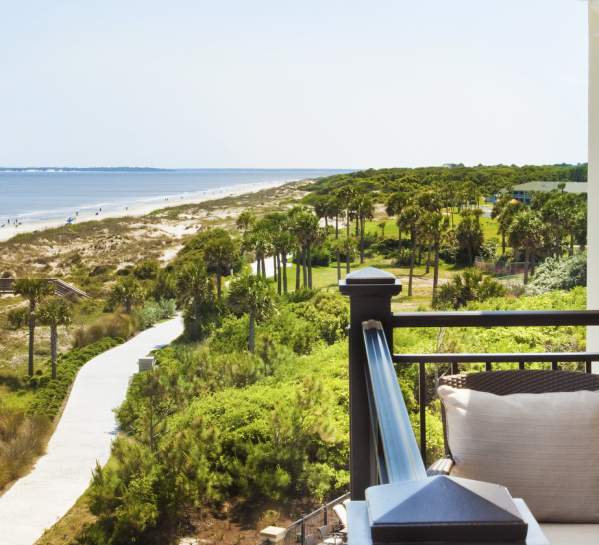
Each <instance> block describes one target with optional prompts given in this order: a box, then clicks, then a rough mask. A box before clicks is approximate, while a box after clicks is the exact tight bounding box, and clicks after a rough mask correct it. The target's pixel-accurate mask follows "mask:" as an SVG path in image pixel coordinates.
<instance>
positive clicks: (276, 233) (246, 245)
mask: <svg viewBox="0 0 599 545" xmlns="http://www.w3.org/2000/svg"><path fill="white" fill-rule="evenodd" d="M237 227H238V228H239V229H240V230H241V231H242V233H243V242H242V248H243V249H244V250H246V251H249V252H252V253H253V254H254V255H255V257H256V274H257V275H261V276H263V277H264V278H265V277H266V260H267V259H268V258H271V259H272V265H273V277H274V280H275V282H276V284H277V292H278V293H279V294H282V293H288V292H289V281H288V275H287V265H288V261H289V256H290V255H293V261H295V264H296V269H295V289H296V290H299V289H301V288H302V287H303V288H312V287H313V277H312V270H313V269H312V261H313V259H312V257H313V256H312V252H313V250H314V248H315V247H316V246H319V245H321V244H322V243H323V242H324V240H325V238H326V230H325V229H322V228H321V227H320V224H319V218H318V217H317V216H316V215H315V214H314V212H313V211H312V210H310V209H309V208H308V207H306V206H294V207H293V208H292V209H290V210H289V211H288V212H285V213H284V212H272V213H270V214H266V215H265V216H264V217H262V218H260V219H257V218H256V217H255V216H254V215H253V214H251V213H250V212H244V213H242V214H241V215H240V216H239V217H238V219H237Z"/></svg>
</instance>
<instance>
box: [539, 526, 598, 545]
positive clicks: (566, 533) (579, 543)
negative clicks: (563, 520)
mask: <svg viewBox="0 0 599 545" xmlns="http://www.w3.org/2000/svg"><path fill="white" fill-rule="evenodd" d="M541 530H543V533H544V534H545V537H546V538H547V539H548V540H549V543H551V545H597V543H599V524H541Z"/></svg>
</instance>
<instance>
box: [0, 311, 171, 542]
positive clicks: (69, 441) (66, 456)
mask: <svg viewBox="0 0 599 545" xmlns="http://www.w3.org/2000/svg"><path fill="white" fill-rule="evenodd" d="M182 332H183V324H182V320H181V318H180V317H176V318H173V319H171V320H168V321H166V322H163V323H161V324H158V325H156V326H154V327H152V328H150V329H148V330H146V331H143V332H142V333H140V334H139V335H137V336H135V337H133V338H132V339H131V340H129V341H127V342H126V343H124V344H121V345H119V346H117V347H115V348H113V349H111V350H109V351H107V352H104V353H102V354H100V355H99V356H96V357H95V358H93V359H92V360H90V361H89V362H88V363H87V364H85V365H84V366H83V367H82V368H81V371H80V372H79V374H78V375H77V378H76V379H75V383H74V384H73V389H72V390H71V394H70V396H69V399H68V401H67V404H66V407H65V410H64V412H63V415H62V417H61V419H60V422H59V423H58V425H57V427H56V430H55V432H54V434H53V435H52V438H51V439H50V442H49V444H48V450H47V453H46V454H45V455H44V456H42V457H41V458H40V459H39V460H38V461H37V463H36V465H35V467H34V469H33V470H32V471H31V473H29V474H28V475H26V476H25V477H23V478H22V479H20V480H18V481H17V482H16V483H15V484H14V485H13V486H12V487H11V488H10V489H9V490H8V491H7V492H6V493H5V494H4V495H3V496H0V542H1V543H2V545H32V544H33V543H34V542H35V541H36V540H37V539H38V538H39V537H40V536H41V535H42V533H43V532H44V530H45V529H46V528H49V527H50V526H52V525H53V524H54V523H55V522H56V521H57V520H58V519H60V518H61V517H62V516H63V515H64V514H65V513H66V512H67V511H68V510H69V509H70V508H71V506H72V505H73V504H74V503H75V501H76V500H77V498H79V496H81V494H83V492H84V491H85V489H86V488H87V487H88V485H89V481H90V478H91V474H92V470H93V469H94V467H95V466H96V462H99V463H100V464H102V465H103V464H105V463H106V461H107V460H108V457H109V456H110V448H111V444H112V440H113V439H114V437H115V434H116V428H117V426H116V420H115V415H114V413H113V409H114V408H115V407H118V406H119V405H120V404H121V403H122V401H123V400H124V398H125V394H126V392H127V387H128V385H129V379H130V378H131V376H132V375H133V374H134V373H135V372H136V371H137V360H138V358H140V357H142V356H145V355H146V354H148V352H150V351H151V350H153V349H155V348H157V347H160V346H163V345H166V344H169V343H170V342H172V341H173V340H175V339H176V338H177V337H178V336H179V335H180V334H181V333H182Z"/></svg>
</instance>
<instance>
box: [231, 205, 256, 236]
mask: <svg viewBox="0 0 599 545" xmlns="http://www.w3.org/2000/svg"><path fill="white" fill-rule="evenodd" d="M255 223H256V216H255V215H254V214H253V213H252V212H250V211H249V210H244V211H243V212H242V213H241V214H239V216H237V220H236V221H235V225H236V226H237V229H239V230H240V231H241V232H242V233H245V232H246V231H247V230H248V229H250V228H251V227H252V226H253V225H254V224H255Z"/></svg>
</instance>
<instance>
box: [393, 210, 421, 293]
mask: <svg viewBox="0 0 599 545" xmlns="http://www.w3.org/2000/svg"><path fill="white" fill-rule="evenodd" d="M422 213H423V210H422V208H420V207H419V206H418V205H416V204H410V205H408V206H406V207H405V208H403V210H402V211H401V213H400V214H399V218H398V225H399V226H400V227H401V228H402V229H403V230H405V231H408V232H409V233H410V275H409V280H408V297H412V293H413V290H412V284H413V279H414V261H415V259H416V250H417V248H418V234H419V230H420V225H421V224H420V221H421V217H422Z"/></svg>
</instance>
